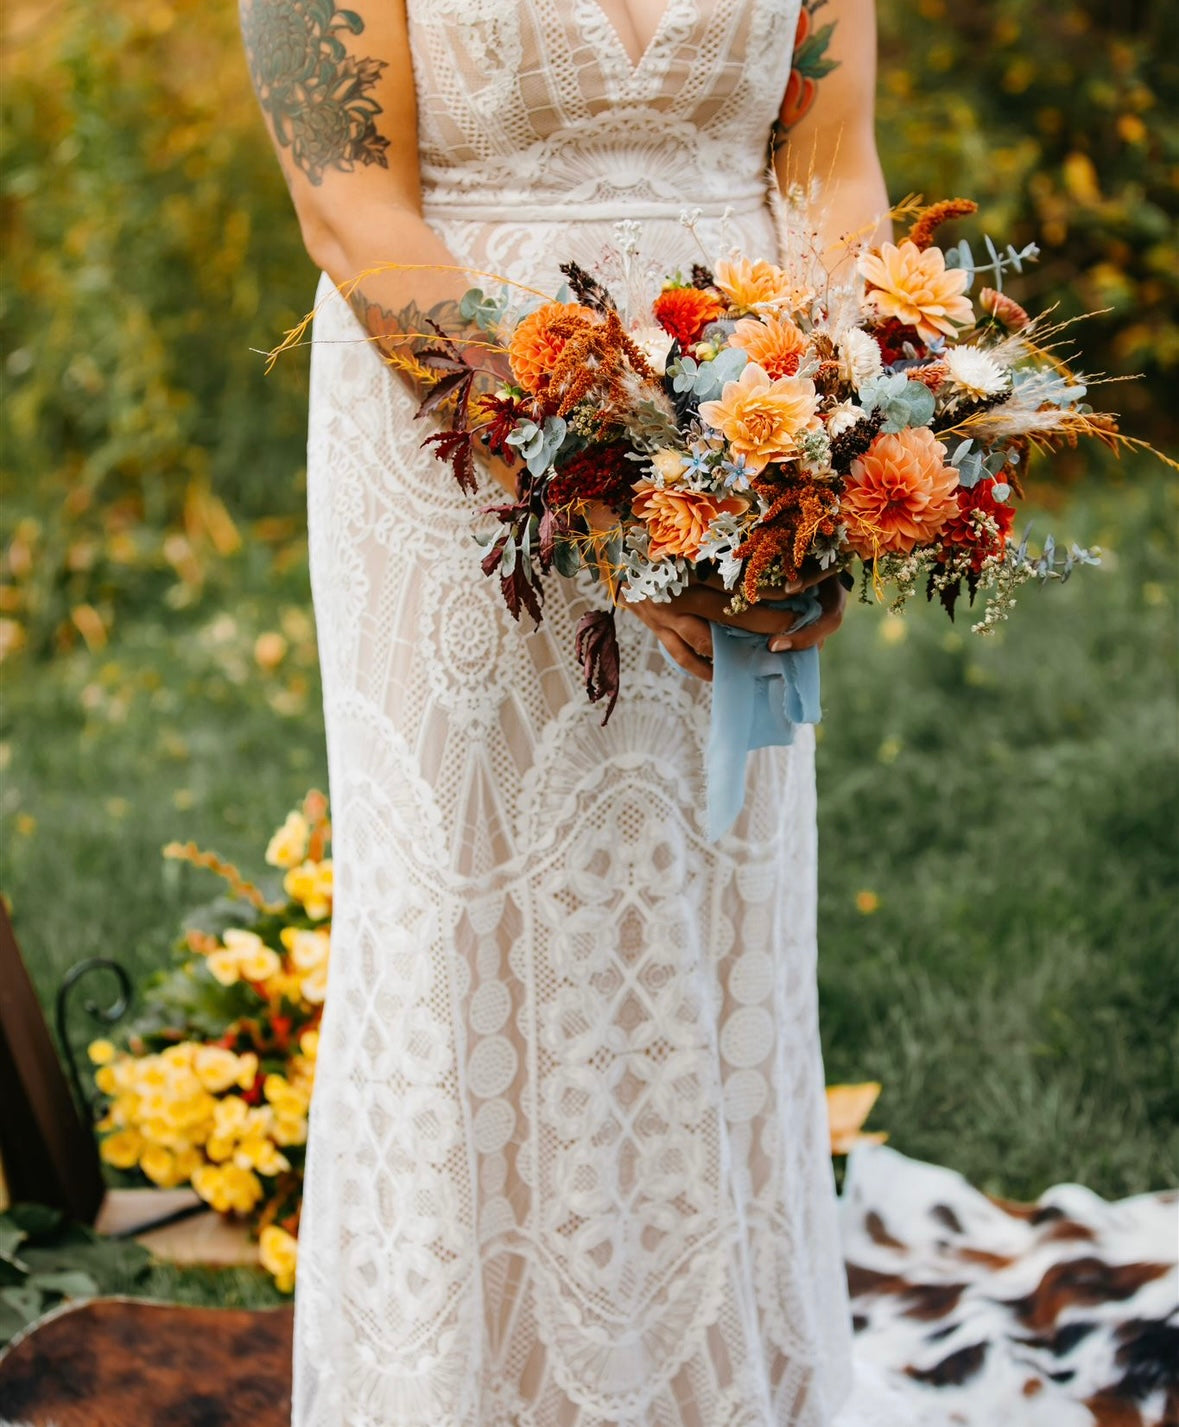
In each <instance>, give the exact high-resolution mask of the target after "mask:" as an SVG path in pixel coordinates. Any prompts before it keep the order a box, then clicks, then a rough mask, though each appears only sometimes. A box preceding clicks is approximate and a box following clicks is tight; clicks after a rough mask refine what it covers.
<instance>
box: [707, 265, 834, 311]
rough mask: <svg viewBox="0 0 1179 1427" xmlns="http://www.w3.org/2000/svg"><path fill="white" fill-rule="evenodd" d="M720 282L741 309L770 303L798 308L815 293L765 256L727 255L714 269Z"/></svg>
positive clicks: (769, 305)
mask: <svg viewBox="0 0 1179 1427" xmlns="http://www.w3.org/2000/svg"><path fill="white" fill-rule="evenodd" d="M714 276H715V278H716V285H717V287H719V288H720V290H721V292H723V293H724V295H725V296H726V297H727V298H728V299H729V302H730V303H731V304H732V306H733V307H734V308H735V309H736V310H737V311H738V312H757V311H759V310H760V309H762V308H766V307H782V308H785V309H786V310H787V311H791V312H793V311H795V310H797V309H798V308H799V307H802V306H803V304H804V303H806V302H808V301H809V300H810V298H811V296H812V294H811V293H810V292H809V291H807V290H805V289H803V288H799V287H796V286H795V284H794V282H793V280H792V279H791V277H790V275H789V274H788V273H786V272H783V270H782V269H781V268H779V267H775V266H774V264H773V263H767V262H766V261H765V259H764V258H759V259H758V261H757V262H755V263H754V262H750V260H749V259H748V258H731V259H730V258H726V259H723V260H722V261H721V262H718V263H717V265H716V267H715V269H714Z"/></svg>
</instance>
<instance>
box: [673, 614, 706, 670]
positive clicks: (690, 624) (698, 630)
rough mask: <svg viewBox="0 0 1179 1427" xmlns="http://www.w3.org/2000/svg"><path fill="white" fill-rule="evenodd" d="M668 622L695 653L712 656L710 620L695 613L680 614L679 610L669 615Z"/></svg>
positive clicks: (704, 656)
mask: <svg viewBox="0 0 1179 1427" xmlns="http://www.w3.org/2000/svg"><path fill="white" fill-rule="evenodd" d="M667 622H668V623H669V624H670V625H671V627H672V629H674V630H675V632H676V634H678V635H679V637H680V638H681V639H682V640H683V641H684V643H685V644H686V645H687V646H688V648H689V649H691V650H692V651H693V653H695V654H698V655H699V656H700V658H701V659H711V658H712V626H711V625H710V624H709V622H708V620H706V619H700V618H698V617H697V616H696V615H693V614H680V613H679V611H678V610H677V611H676V612H675V613H673V614H671V615H669V617H668V621H667Z"/></svg>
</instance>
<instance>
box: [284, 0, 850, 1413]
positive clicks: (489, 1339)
mask: <svg viewBox="0 0 1179 1427" xmlns="http://www.w3.org/2000/svg"><path fill="white" fill-rule="evenodd" d="M797 18H798V0H668V4H667V8H666V11H665V13H664V15H663V18H662V22H661V24H660V26H659V29H658V32H657V33H656V35H655V36H654V38H653V40H652V41H651V43H650V45H649V46H648V48H647V50H646V53H645V54H644V55H643V56H642V59H641V61H640V62H639V63H638V65H637V66H636V65H633V64H632V63H631V61H630V59H629V58H628V56H627V53H626V51H625V49H624V47H623V45H622V43H621V41H620V39H619V37H618V35H617V33H616V32H615V30H614V29H613V28H612V26H611V24H610V22H609V21H608V20H607V18H606V16H605V15H604V13H603V12H602V10H601V9H600V8H599V7H598V5H597V4H596V0H409V19H410V35H411V46H412V57H413V65H414V74H415V83H416V89H417V99H418V106H419V116H420V117H419V147H420V155H421V170H422V185H423V193H422V197H423V206H424V210H423V211H424V214H425V217H426V219H427V221H428V222H429V223H430V224H431V225H432V226H433V227H434V228H435V229H436V231H437V232H438V233H439V234H440V235H441V236H442V238H443V239H444V240H445V241H446V242H447V243H448V245H449V247H450V249H451V251H452V252H453V253H454V254H455V255H456V258H457V260H458V261H459V262H462V263H464V264H470V265H471V267H472V268H473V269H479V270H484V271H491V272H495V273H502V274H504V275H506V276H509V277H512V278H514V279H516V280H520V281H524V282H528V283H530V284H532V285H534V286H537V287H540V288H542V289H544V290H546V291H550V292H556V290H557V288H558V286H559V285H560V282H561V278H560V275H559V273H558V271H557V265H558V263H560V262H561V261H563V260H566V259H569V258H572V259H575V260H577V261H579V262H581V263H582V264H583V265H584V266H586V267H588V268H592V267H593V265H594V263H595V262H596V261H597V260H598V259H599V257H600V255H601V253H602V250H603V248H604V247H605V245H607V244H608V243H610V242H611V241H612V239H613V237H614V224H615V223H616V222H617V221H618V220H620V219H631V220H635V221H637V222H638V223H639V224H640V225H641V241H642V246H643V250H644V253H646V254H647V255H649V256H652V257H653V258H654V259H656V260H657V261H658V262H659V263H660V266H661V268H662V269H664V270H667V271H670V270H674V268H675V267H676V266H677V265H680V266H683V267H684V268H685V270H686V268H687V267H688V266H690V265H691V263H693V262H694V261H699V260H702V255H701V253H700V250H699V247H698V246H697V244H696V242H695V241H694V239H693V238H692V236H691V234H690V233H688V231H687V230H686V229H685V227H684V226H683V225H682V224H681V223H680V222H679V216H680V214H681V212H682V210H683V209H684V207H685V206H691V207H693V208H698V209H699V210H700V211H701V218H700V222H699V231H700V232H701V234H702V235H703V236H704V237H705V239H706V241H707V242H708V243H710V244H711V245H712V246H713V248H714V251H715V252H716V253H717V254H719V253H721V252H723V250H724V245H725V244H728V245H732V244H740V245H741V247H742V248H743V249H744V251H745V252H746V253H747V254H749V255H751V256H771V257H772V256H773V255H774V252H775V251H776V237H775V234H776V229H775V223H774V216H773V213H772V211H771V207H770V202H769V199H768V197H767V177H766V172H767V169H766V153H767V137H768V133H769V129H770V125H771V122H772V120H773V119H774V117H775V115H776V113H777V111H778V107H779V105H780V102H781V99H782V95H783V92H784V90H785V86H786V81H787V77H788V75H789V72H790V61H791V53H792V46H793V40H794V34H795V29H796V24H797ZM726 210H728V217H727V219H725V220H724V222H722V218H723V217H724V215H725V214H726ZM391 256H393V255H391ZM484 285H486V284H484ZM320 296H321V297H322V298H326V299H327V300H326V301H325V302H324V305H323V307H322V308H321V311H320V313H319V316H318V318H317V320H316V324H315V331H314V338H315V345H314V347H313V352H312V391H311V410H310V437H309V455H308V486H309V490H308V504H309V532H310V559H311V579H312V593H313V599H314V609H315V616H316V623H317V629H318V638H319V646H320V658H321V665H322V675H323V697H324V711H325V718H326V726H327V739H328V759H329V788H330V794H331V801H332V814H333V848H334V856H335V871H336V888H335V909H334V921H333V934H332V947H333V950H332V966H331V976H330V992H329V996H328V1001H327V1008H326V1014H325V1019H324V1023H323V1030H322V1037H321V1046H320V1053H319V1061H318V1079H317V1084H316V1090H315V1099H314V1104H313V1109H312V1112H311V1131H310V1142H309V1146H308V1166H307V1177H306V1191H305V1200H304V1209H303V1217H302V1225H301V1231H300V1240H299V1275H298V1289H297V1294H296V1339H295V1365H294V1366H295V1379H294V1419H293V1420H294V1423H295V1424H296V1427H607V1425H608V1424H610V1427H614V1424H618V1427H787V1424H792V1427H825V1424H828V1423H830V1422H832V1421H833V1420H834V1416H835V1411H836V1409H837V1407H838V1406H839V1404H840V1403H841V1402H842V1401H843V1400H844V1399H845V1397H846V1395H847V1393H848V1390H849V1386H850V1383H851V1376H852V1370H851V1328H850V1323H849V1316H848V1307H847V1299H846V1285H845V1279H844V1273H843V1266H842V1260H841V1255H840V1245H839V1238H838V1229H837V1220H836V1198H835V1189H834V1182H833V1176H832V1168H831V1161H830V1157H829V1151H828V1131H827V1122H826V1107H825V1099H824V1080H823V1066H822V1060H821V1053H820V1045H819V1032H818V1024H817V1009H816V986H815V954H816V928H815V880H816V866H815V857H816V847H815V803H814V796H815V795H814V769H813V754H814V746H813V730H811V729H810V728H806V727H804V728H802V729H801V730H800V731H799V734H798V737H797V741H796V742H795V744H794V746H793V747H791V748H777V749H764V750H760V751H759V752H757V753H755V754H754V755H752V756H751V758H750V760H749V767H748V772H747V789H746V799H745V807H744V811H743V813H742V815H741V817H740V818H739V820H738V822H737V823H736V825H735V826H734V828H733V830H732V832H731V833H730V834H728V835H727V836H726V837H725V838H724V839H723V840H722V841H721V842H720V843H719V844H717V845H715V846H714V845H710V844H709V843H708V841H707V840H706V837H705V832H704V807H705V790H704V786H703V776H702V775H703V766H704V745H705V739H706V734H707V726H708V717H709V706H710V691H709V687H708V685H706V684H704V683H702V682H700V681H698V680H695V679H693V678H690V677H689V676H687V675H685V674H683V673H682V672H681V671H679V670H678V669H676V668H672V667H671V666H670V665H669V664H668V663H667V662H666V661H665V660H664V658H663V657H662V654H661V651H660V649H659V646H658V644H657V642H656V641H655V639H654V636H653V635H652V634H651V633H650V632H649V631H648V630H647V629H646V627H645V626H644V625H642V624H641V623H640V621H639V620H638V619H637V618H634V617H633V616H630V615H627V614H625V613H622V614H620V616H619V621H618V623H619V636H620V642H621V646H622V662H623V668H622V696H621V699H620V701H619V703H618V706H617V708H616V709H615V711H614V714H613V716H612V718H611V720H610V723H609V725H608V726H607V727H606V728H602V727H601V716H602V711H601V707H600V706H599V707H596V708H595V707H591V706H590V705H589V704H588V703H587V701H586V698H585V694H584V690H583V687H582V683H581V679H580V674H579V670H578V668H577V666H576V664H575V661H574V658H573V653H572V650H573V632H574V628H575V626H576V624H577V621H578V619H579V618H580V616H581V614H582V613H583V612H584V611H585V610H586V609H587V608H590V607H591V606H592V605H599V606H600V605H601V604H602V602H603V599H604V596H603V595H602V593H601V592H600V591H599V590H598V589H597V588H596V587H594V586H593V585H592V584H590V583H589V582H588V580H587V579H584V578H579V579H577V580H561V579H560V578H558V577H554V578H553V579H552V581H551V582H550V589H549V593H548V595H547V598H546V601H545V618H544V622H543V623H542V624H541V626H540V627H539V628H538V629H537V630H535V631H534V632H533V631H531V627H530V626H531V622H530V621H528V620H527V619H525V621H524V623H522V624H520V625H517V624H516V623H515V622H514V621H513V620H512V618H511V616H510V615H509V614H508V613H507V611H506V610H505V608H504V606H503V603H502V600H501V598H500V595H499V591H498V586H497V582H496V581H492V580H488V579H486V578H485V577H484V576H483V574H482V573H481V571H480V570H479V567H478V560H479V558H480V550H479V547H478V545H477V544H476V543H475V541H474V539H473V531H474V530H475V528H476V526H477V524H478V521H477V519H476V518H475V516H474V511H475V510H476V508H477V506H478V505H480V504H485V503H487V502H490V501H493V500H495V499H497V498H501V497H500V493H499V490H498V487H495V486H493V485H492V484H491V483H490V481H487V483H486V487H485V489H484V490H483V491H482V492H481V493H480V497H479V498H477V499H476V500H472V499H471V498H470V497H468V496H465V495H463V494H462V493H461V492H460V491H459V490H458V487H457V486H456V485H455V483H454V481H453V479H452V477H451V476H450V473H449V472H448V471H447V469H446V468H445V467H443V466H442V465H441V464H440V463H439V462H438V461H437V460H435V459H434V458H433V456H432V455H430V454H428V453H424V452H422V451H421V450H420V448H419V443H420V441H421V439H422V437H423V436H424V435H425V434H427V430H428V427H427V425H426V423H425V422H415V420H414V419H413V412H414V406H415V403H414V402H413V400H412V398H411V397H410V396H409V395H408V394H407V393H406V391H405V390H404V389H403V387H402V386H401V385H400V384H399V382H398V381H397V380H396V379H394V378H392V377H391V376H390V374H389V373H388V371H387V370H386V369H385V368H384V367H383V365H382V363H381V361H380V360H379V358H378V357H377V356H376V354H375V353H374V352H373V350H372V349H371V348H370V347H369V346H367V345H366V344H365V343H364V342H363V341H362V340H361V338H362V336H363V333H362V331H361V329H360V327H359V326H358V324H357V323H356V321H355V320H354V319H353V317H352V315H351V314H350V312H349V311H348V308H347V307H346V305H345V304H344V303H343V301H342V300H340V299H339V298H338V296H336V295H335V294H334V290H333V289H332V288H331V286H330V284H329V283H327V281H326V279H325V280H324V281H323V283H321V288H320Z"/></svg>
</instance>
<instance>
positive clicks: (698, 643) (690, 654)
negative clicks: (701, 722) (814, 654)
mask: <svg viewBox="0 0 1179 1427" xmlns="http://www.w3.org/2000/svg"><path fill="white" fill-rule="evenodd" d="M812 587H813V588H814V589H815V591H816V593H817V594H818V596H819V603H820V604H821V605H822V606H823V613H822V614H821V615H820V616H819V618H818V619H816V620H815V621H814V623H812V624H808V625H807V626H806V628H805V629H800V630H799V631H798V633H797V634H794V633H791V627H792V625H793V624H794V621H795V619H796V618H797V616H796V615H795V614H794V612H793V611H791V610H788V609H769V608H767V607H766V605H765V604H756V605H752V606H751V607H750V608H749V609H747V610H745V611H743V612H742V613H741V614H726V613H725V607H726V606H727V605H728V603H729V600H730V598H731V597H732V592H731V591H729V590H726V589H725V588H724V587H723V586H722V585H721V583H720V581H719V580H716V581H715V582H714V581H713V580H707V581H703V582H701V583H699V584H694V585H690V586H689V587H688V588H687V589H686V590H684V591H682V592H681V593H680V594H678V595H673V596H672V598H671V599H670V600H667V601H665V602H662V603H658V604H657V603H656V602H655V601H654V600H640V601H639V603H637V604H627V603H626V601H622V605H621V607H622V608H623V609H629V610H631V611H633V613H634V614H635V615H637V617H638V618H639V619H641V620H642V621H643V623H644V624H645V625H646V626H647V628H648V629H650V630H653V631H654V634H655V637H656V638H657V639H658V640H659V642H660V644H662V645H663V647H664V649H666V650H667V652H668V653H669V654H670V655H671V657H672V658H673V659H674V660H675V662H676V663H677V664H679V665H680V667H681V668H683V669H686V670H687V671H688V673H690V674H695V675H696V677H697V678H699V679H704V680H705V681H707V682H709V683H711V682H712V663H711V660H712V628H711V625H712V624H713V623H716V624H728V625H732V626H734V627H735V628H737V629H748V630H751V631H753V633H755V634H764V635H765V636H766V637H767V640H768V647H769V648H770V649H771V650H772V651H773V652H774V653H779V652H780V651H781V650H783V649H809V648H810V647H811V646H812V645H814V646H816V647H817V648H819V649H821V648H822V647H823V643H824V641H825V640H826V639H827V638H828V636H829V635H831V634H834V633H835V631H836V630H837V629H838V628H839V626H840V624H841V623H842V622H843V612H844V609H845V607H846V605H847V590H846V589H845V588H844V585H843V583H842V582H841V581H840V579H839V576H838V575H825V574H822V573H819V574H816V575H810V576H806V577H804V578H803V579H802V580H800V581H799V582H798V583H797V584H795V585H790V586H786V587H784V588H782V589H779V590H768V591H766V592H765V594H764V595H763V599H766V600H772V599H785V598H786V597H787V596H789V595H795V594H798V593H799V592H800V591H802V590H805V589H810V588H812Z"/></svg>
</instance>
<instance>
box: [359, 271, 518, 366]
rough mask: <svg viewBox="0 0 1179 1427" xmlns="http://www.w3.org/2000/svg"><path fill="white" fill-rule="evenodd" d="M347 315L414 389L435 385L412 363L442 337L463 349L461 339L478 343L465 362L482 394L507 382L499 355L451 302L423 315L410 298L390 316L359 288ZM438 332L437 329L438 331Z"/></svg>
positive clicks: (388, 309) (504, 363) (455, 302)
mask: <svg viewBox="0 0 1179 1427" xmlns="http://www.w3.org/2000/svg"><path fill="white" fill-rule="evenodd" d="M348 302H349V305H350V306H351V308H352V311H353V312H354V313H355V314H356V317H357V320H358V321H359V322H360V325H361V326H362V327H363V328H364V329H365V331H366V332H368V333H369V335H370V336H371V337H373V338H375V339H376V340H375V343H374V345H375V346H376V348H377V350H378V351H379V352H380V353H381V355H382V356H383V357H384V358H385V359H386V361H387V362H388V363H389V364H390V366H392V367H393V368H394V369H395V370H397V371H400V372H401V374H402V375H403V376H404V377H406V378H407V379H408V380H409V381H411V382H412V383H413V384H414V385H415V386H418V387H423V386H424V387H429V386H430V385H432V384H433V382H434V381H436V380H437V373H436V372H434V373H431V372H430V371H428V370H427V368H425V367H423V366H422V365H421V364H420V363H419V362H418V361H417V360H416V358H417V354H418V353H419V352H421V351H423V350H424V349H425V348H427V347H431V348H436V347H437V346H438V345H439V342H440V340H441V337H442V334H443V333H444V334H445V335H446V336H447V337H449V338H450V339H451V340H452V341H454V342H456V343H457V344H458V346H459V347H460V348H463V346H464V342H465V340H466V339H470V341H471V342H472V343H476V342H477V343H478V351H477V352H474V353H472V354H471V355H470V356H469V357H468V360H470V361H472V363H473V365H475V366H477V367H478V368H479V369H480V375H481V381H480V385H481V386H485V387H486V388H487V389H488V390H490V389H492V388H494V386H496V385H497V384H498V383H499V382H500V381H506V380H509V379H510V370H509V368H508V367H507V365H506V362H505V361H504V358H503V354H502V353H501V352H498V351H489V350H488V349H487V346H486V343H487V334H486V333H485V332H480V331H479V330H478V328H476V327H475V326H474V325H473V324H472V323H471V322H470V321H468V319H467V318H465V317H464V316H463V315H462V311H461V309H460V306H459V303H458V302H457V301H455V300H454V299H453V298H446V299H444V300H443V301H442V302H436V303H435V304H434V306H433V307H431V308H429V309H428V310H424V309H423V308H421V307H419V306H418V304H417V303H416V302H415V301H414V300H413V299H412V298H411V299H410V300H409V301H408V302H407V303H406V305H405V306H404V307H402V308H400V309H399V310H397V311H394V310H393V309H392V308H389V307H382V306H381V304H380V303H379V302H373V301H372V299H371V298H369V297H368V296H367V295H366V294H365V293H364V292H362V291H361V289H360V288H359V287H355V288H353V289H352V292H351V294H350V295H349V298H348ZM439 329H440V330H439Z"/></svg>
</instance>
